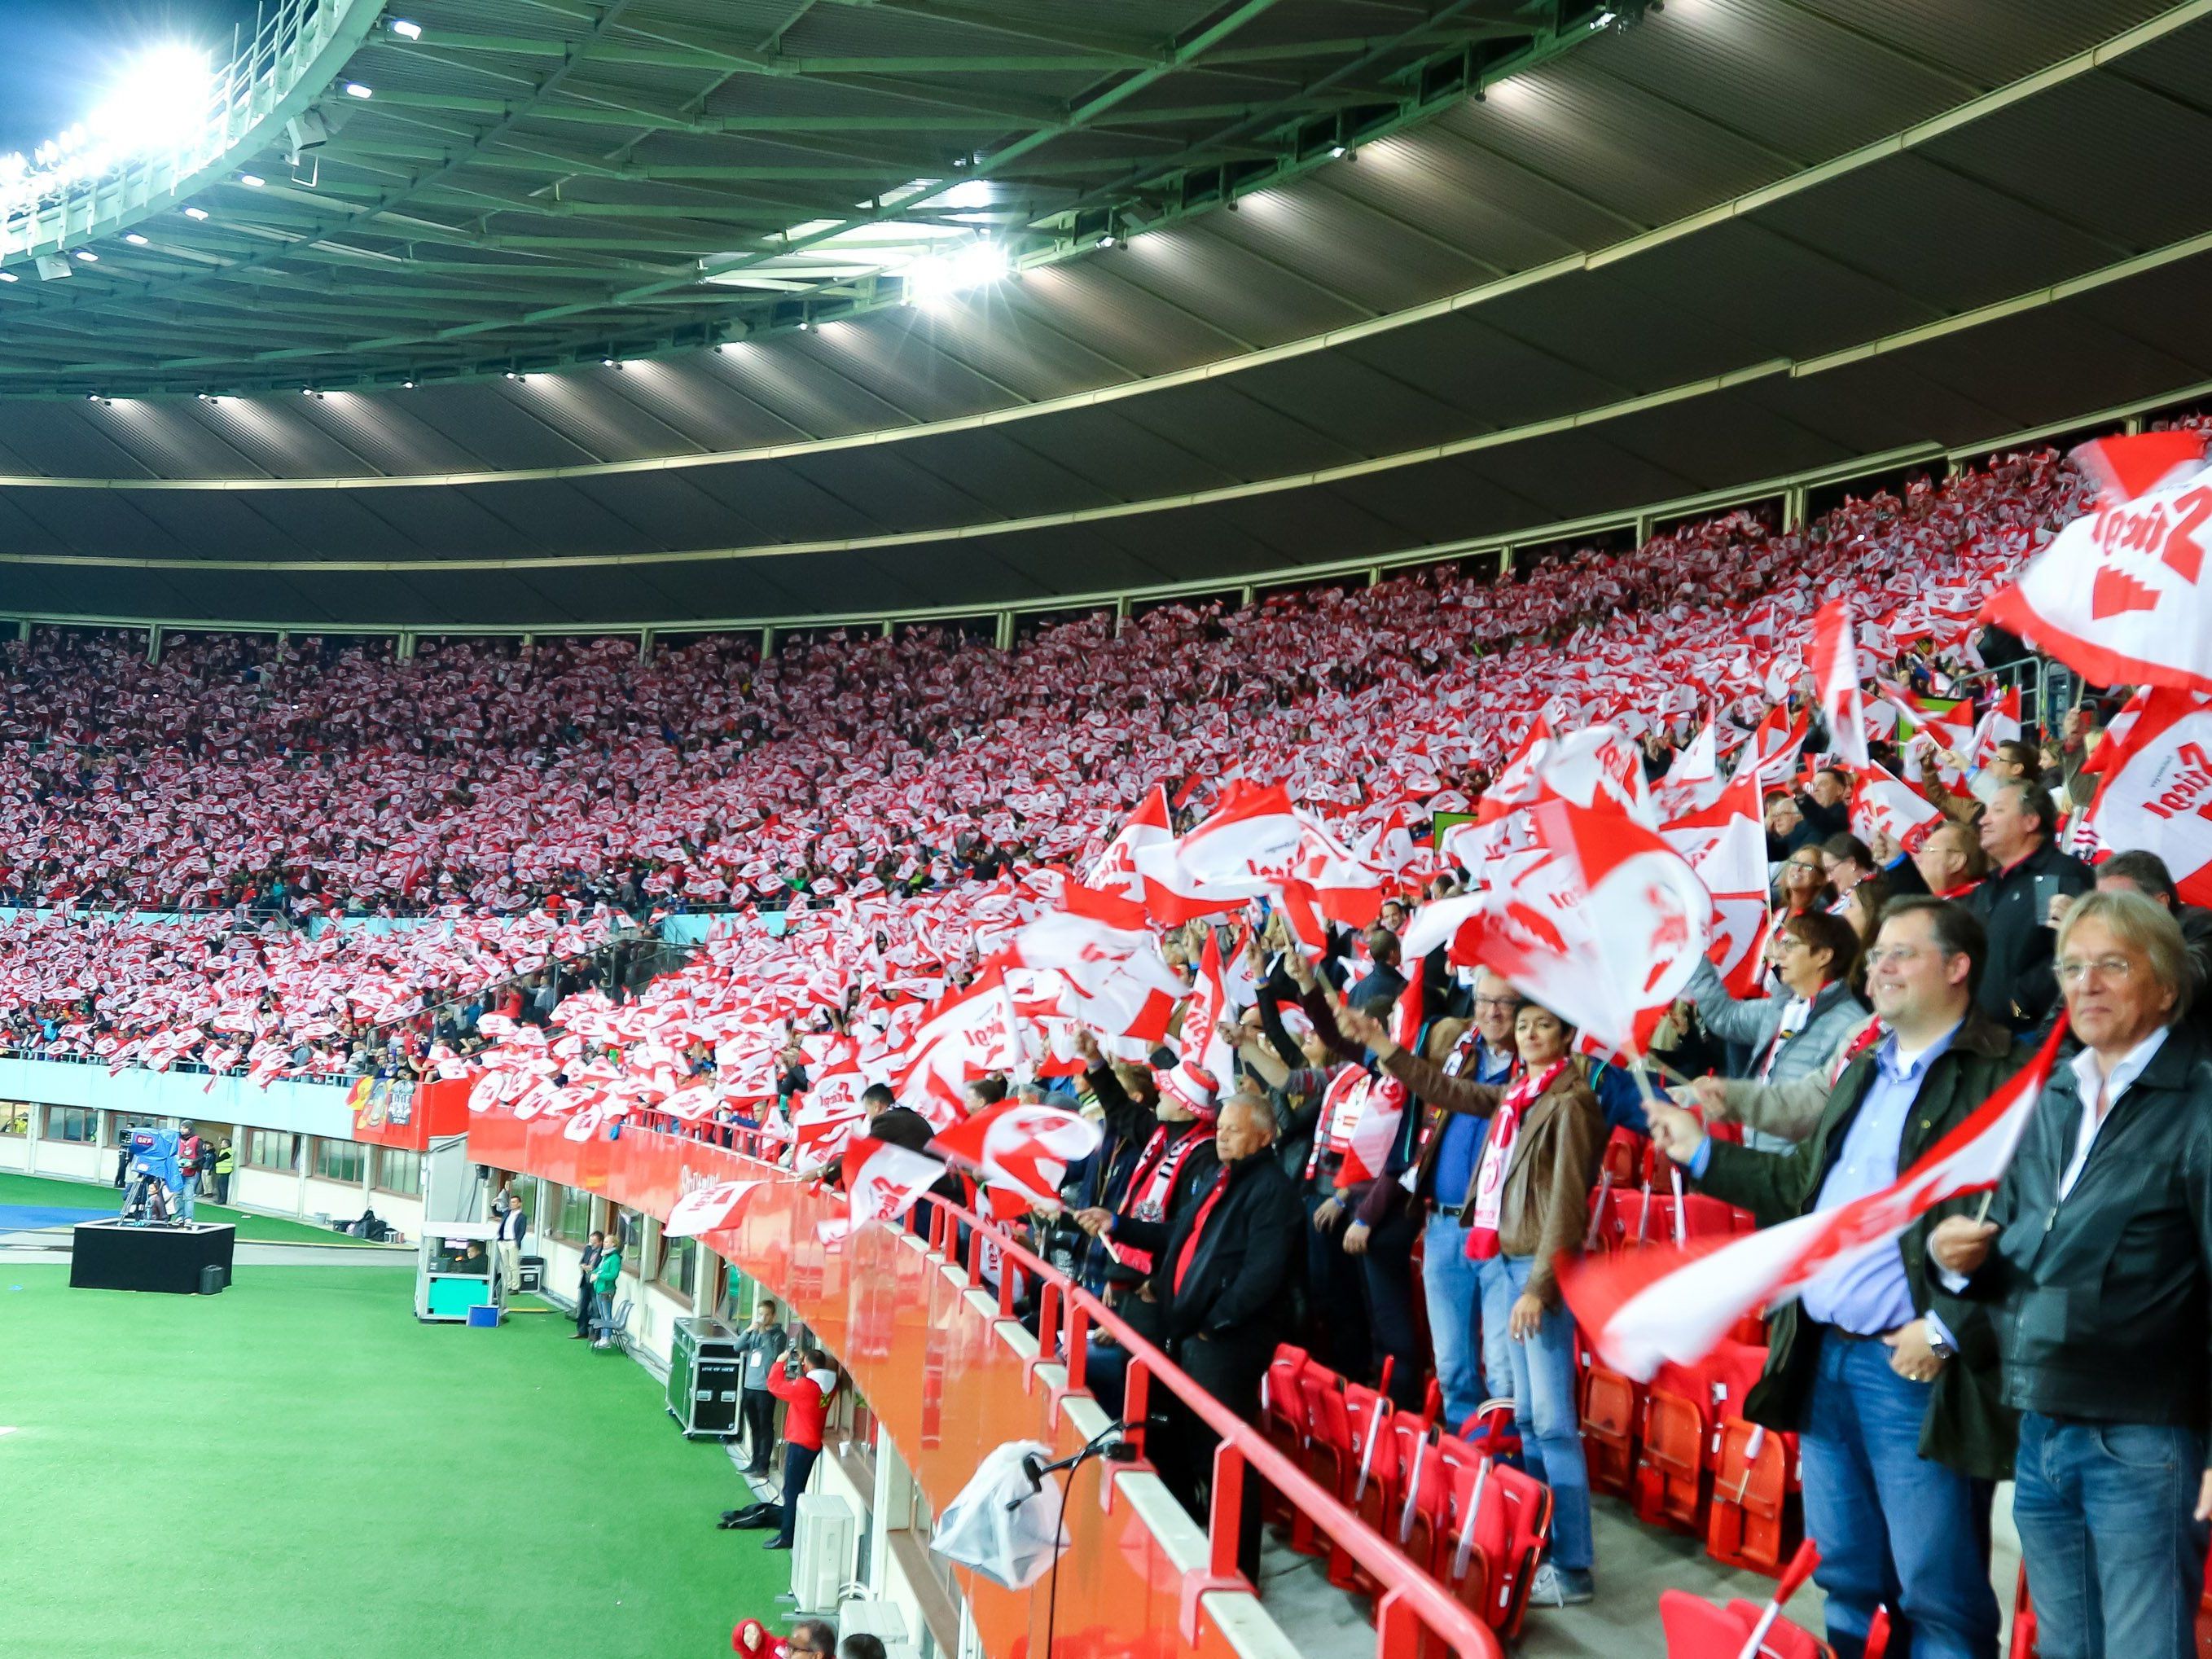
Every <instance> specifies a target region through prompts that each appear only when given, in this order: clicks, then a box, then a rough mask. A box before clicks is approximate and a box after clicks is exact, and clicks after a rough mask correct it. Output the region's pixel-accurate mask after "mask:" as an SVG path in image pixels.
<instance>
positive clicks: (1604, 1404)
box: [1583, 1360, 1644, 1495]
mask: <svg viewBox="0 0 2212 1659" xmlns="http://www.w3.org/2000/svg"><path fill="white" fill-rule="evenodd" d="M1643 1431H1644V1385H1643V1384H1642V1383H1636V1382H1632V1381H1631V1380H1630V1379H1629V1378H1627V1377H1626V1376H1622V1375H1621V1374H1620V1372H1619V1371H1616V1370H1613V1369H1612V1368H1610V1367H1609V1366H1606V1365H1601V1364H1597V1363H1596V1362H1595V1360H1593V1361H1592V1362H1591V1364H1590V1368H1589V1382H1588V1383H1586V1384H1585V1385H1584V1390H1583V1446H1584V1448H1585V1455H1586V1456H1587V1457H1588V1459H1589V1479H1590V1490H1591V1491H1592V1492H1615V1493H1620V1494H1624V1495H1625V1494H1626V1492H1627V1491H1628V1487H1629V1483H1630V1481H1631V1480H1632V1479H1633V1478H1634V1475H1635V1473H1636V1446H1637V1442H1638V1439H1639V1438H1640V1437H1641V1436H1642V1434H1643Z"/></svg>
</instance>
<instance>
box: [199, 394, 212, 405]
mask: <svg viewBox="0 0 2212 1659" xmlns="http://www.w3.org/2000/svg"><path fill="white" fill-rule="evenodd" d="M199 398H200V401H201V402H202V403H204V404H211V403H213V402H214V401H215V399H214V398H211V397H210V396H209V395H208V394H207V393H206V392H201V393H200V394H199Z"/></svg>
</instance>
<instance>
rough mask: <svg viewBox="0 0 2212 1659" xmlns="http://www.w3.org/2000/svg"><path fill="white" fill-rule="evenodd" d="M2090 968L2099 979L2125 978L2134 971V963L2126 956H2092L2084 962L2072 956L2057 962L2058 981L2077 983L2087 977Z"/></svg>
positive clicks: (2067, 984) (2066, 983)
mask: <svg viewBox="0 0 2212 1659" xmlns="http://www.w3.org/2000/svg"><path fill="white" fill-rule="evenodd" d="M2090 969H2095V970H2096V973H2097V976H2098V978H2100V979H2110V980H2125V979H2127V978H2128V976H2129V975H2131V974H2133V973H2134V972H2135V970H2136V964H2135V963H2134V962H2133V961H2132V960H2131V959H2130V958H2129V957H2091V958H2089V959H2088V960H2087V961H2086V962H2085V961H2083V960H2081V958H2080V957H2069V958H2068V959H2067V960H2066V961H2064V962H2062V963H2059V964H2058V982H2059V983H2060V984H2061V985H2066V986H2074V985H2079V984H2080V983H2081V981H2083V980H2084V979H2086V978H2087V977H2088V975H2089V971H2090Z"/></svg>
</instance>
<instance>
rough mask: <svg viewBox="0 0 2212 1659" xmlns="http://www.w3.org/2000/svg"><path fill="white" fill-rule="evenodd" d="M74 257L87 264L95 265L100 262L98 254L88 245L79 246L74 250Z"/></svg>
mask: <svg viewBox="0 0 2212 1659" xmlns="http://www.w3.org/2000/svg"><path fill="white" fill-rule="evenodd" d="M76 257H77V258H79V259H81V260H82V261H83V262H84V263H85V264H88V265H96V264H99V263H100V256H99V255H98V254H97V253H94V252H93V251H92V250H91V249H90V248H88V247H81V248H79V249H78V250H77V251H76Z"/></svg>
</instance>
